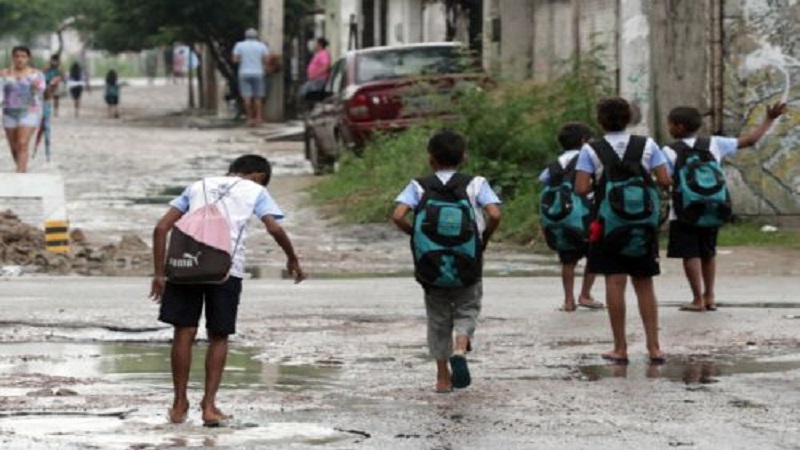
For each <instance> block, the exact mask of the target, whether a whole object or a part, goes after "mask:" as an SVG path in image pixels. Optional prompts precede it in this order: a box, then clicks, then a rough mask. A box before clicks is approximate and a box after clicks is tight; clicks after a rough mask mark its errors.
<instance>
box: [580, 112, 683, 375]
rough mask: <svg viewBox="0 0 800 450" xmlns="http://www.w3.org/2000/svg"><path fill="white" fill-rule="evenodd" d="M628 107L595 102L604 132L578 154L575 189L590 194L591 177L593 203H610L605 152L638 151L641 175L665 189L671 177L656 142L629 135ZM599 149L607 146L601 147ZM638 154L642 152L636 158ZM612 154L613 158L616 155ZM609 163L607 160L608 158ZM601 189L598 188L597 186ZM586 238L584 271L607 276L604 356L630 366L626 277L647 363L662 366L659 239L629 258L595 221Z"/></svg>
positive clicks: (618, 154)
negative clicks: (610, 338)
mask: <svg viewBox="0 0 800 450" xmlns="http://www.w3.org/2000/svg"><path fill="white" fill-rule="evenodd" d="M631 115H632V111H631V106H630V104H629V103H628V102H627V101H626V100H625V99H623V98H619V97H614V98H607V99H604V100H601V101H600V102H599V103H598V104H597V121H598V122H599V123H600V126H601V127H602V128H603V130H604V131H605V132H606V134H605V136H604V137H603V138H602V139H598V140H595V141H593V142H590V143H589V144H586V145H584V146H583V147H582V148H581V153H580V156H579V157H578V164H577V174H576V177H575V192H577V193H578V194H580V195H588V194H589V193H591V192H592V189H593V186H592V183H593V180H594V182H595V184H596V186H594V187H595V202H597V204H598V207H599V208H602V207H603V202H608V201H609V200H608V199H607V198H606V195H605V192H603V188H604V186H605V184H606V183H607V181H606V178H605V176H604V175H605V172H606V170H605V169H606V168H605V167H604V166H605V164H604V162H603V160H604V159H606V157H603V156H602V155H601V153H602V154H604V155H607V154H608V153H609V152H610V153H612V157H614V158H618V159H619V160H621V161H625V160H627V159H628V158H626V154H627V155H636V156H637V158H636V161H633V162H634V165H635V166H636V167H637V168H638V169H639V170H641V171H642V172H643V173H644V174H645V178H647V177H650V176H651V175H654V176H655V179H656V183H657V184H658V185H659V186H661V187H667V186H669V185H670V184H671V182H672V179H671V178H670V176H669V170H668V168H667V160H666V157H665V156H664V153H663V152H662V151H661V149H660V148H659V147H658V145H657V144H656V143H655V142H654V141H653V140H652V139H650V138H647V137H643V136H633V135H631V134H629V133H628V132H626V131H625V129H626V128H627V126H628V124H629V123H630V121H631ZM603 149H608V150H607V151H604V150H603ZM639 153H641V156H640V157H638V155H639ZM614 154H615V155H616V156H614ZM606 161H607V159H606ZM598 188H599V189H598ZM592 225H593V227H592V228H593V230H592V233H591V234H592V235H591V236H590V246H589V256H588V263H587V268H586V269H587V270H588V271H589V272H591V273H596V274H603V275H605V277H606V307H607V308H608V315H609V318H610V320H611V330H612V333H613V335H614V349H613V350H611V351H609V352H606V353H604V354H603V355H602V356H603V358H604V359H607V360H609V361H611V362H613V363H614V364H620V365H624V364H628V344H627V340H626V335H625V286H626V284H627V281H628V277H629V276H630V278H631V280H632V282H633V287H634V290H635V292H636V297H637V299H638V300H639V313H640V315H641V317H642V323H643V325H644V329H645V337H646V340H647V351H648V354H649V357H650V362H651V363H653V364H663V363H664V355H663V353H662V352H661V348H660V344H659V341H658V310H657V305H656V296H655V292H654V288H653V276H655V275H658V274H659V273H660V267H659V262H658V239H656V238H651V239H650V240H648V241H647V244H646V245H645V246H644V248H642V250H643V251H644V255H643V256H639V257H630V256H624V255H621V254H619V253H617V252H615V251H614V250H615V249H613V248H609V247H610V246H608V245H604V242H603V239H605V238H601V237H599V235H602V231H600V232H598V230H599V228H598V227H599V226H600V225H599V222H598V221H595V223H593V224H592Z"/></svg>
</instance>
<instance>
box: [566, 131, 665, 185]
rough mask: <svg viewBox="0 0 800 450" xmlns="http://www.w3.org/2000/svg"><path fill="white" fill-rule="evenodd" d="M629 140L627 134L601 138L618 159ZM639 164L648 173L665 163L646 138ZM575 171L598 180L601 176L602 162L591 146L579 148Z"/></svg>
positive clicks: (662, 156) (655, 146) (658, 150)
mask: <svg viewBox="0 0 800 450" xmlns="http://www.w3.org/2000/svg"><path fill="white" fill-rule="evenodd" d="M630 138H631V135H630V134H629V133H627V132H616V133H608V134H606V135H605V136H603V139H605V140H606V142H608V143H609V144H610V145H611V148H613V149H614V151H615V152H616V153H617V155H618V156H619V157H620V158H622V157H623V155H625V150H626V149H627V148H628V141H629V140H630ZM641 163H642V167H644V168H645V169H646V170H647V171H648V172H649V171H652V170H653V169H655V168H656V167H660V166H662V165H664V164H666V163H667V161H666V158H665V157H664V153H663V152H662V151H661V149H660V148H658V144H656V143H655V141H653V140H652V139H650V138H647V143H646V144H645V146H644V153H643V154H642V161H641ZM576 169H577V170H579V171H581V172H586V173H592V174H594V175H595V177H597V179H600V177H601V176H602V175H603V161H601V160H600V157H599V156H597V152H595V150H594V148H592V146H591V145H589V144H584V146H583V147H582V148H581V154H580V156H579V157H578V165H577V167H576Z"/></svg>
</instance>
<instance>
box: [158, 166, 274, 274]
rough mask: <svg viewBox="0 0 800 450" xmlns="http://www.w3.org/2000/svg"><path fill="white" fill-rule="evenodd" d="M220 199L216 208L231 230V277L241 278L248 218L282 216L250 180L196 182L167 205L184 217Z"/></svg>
mask: <svg viewBox="0 0 800 450" xmlns="http://www.w3.org/2000/svg"><path fill="white" fill-rule="evenodd" d="M204 182H205V190H204V188H203V185H204ZM226 193H227V194H226ZM220 197H222V199H221V200H219V202H218V203H217V204H218V205H220V206H219V209H220V211H221V212H222V214H223V215H224V216H225V217H226V218H227V219H228V226H229V227H230V230H231V250H232V251H233V264H232V265H231V270H230V275H231V276H233V277H238V278H244V262H245V260H244V251H245V246H244V241H245V239H246V238H247V228H248V222H249V221H250V217H252V216H253V215H255V216H256V217H258V218H259V219H261V218H263V217H264V216H272V217H274V218H275V219H278V220H280V219H283V212H282V211H281V209H280V208H279V207H278V204H277V203H275V201H274V200H273V199H272V197H271V196H270V195H269V192H268V191H267V189H266V188H265V187H264V186H261V185H260V184H258V183H254V182H252V181H250V180H245V179H243V178H239V177H229V176H224V177H209V178H205V179H203V180H201V181H198V182H196V183H194V184H192V185H191V186H189V187H187V188H186V190H184V191H183V193H182V194H181V195H179V196H178V197H176V198H175V199H174V200H172V201H171V202H170V203H169V204H170V206H172V207H173V208H175V209H177V210H179V211H180V212H182V213H187V212H189V211H193V210H195V209H198V208H200V207H202V206H205V205H206V201H207V202H208V203H212V202H213V201H214V200H216V199H217V198H220ZM240 233H241V235H240Z"/></svg>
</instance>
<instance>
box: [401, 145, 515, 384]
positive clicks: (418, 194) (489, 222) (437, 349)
mask: <svg viewBox="0 0 800 450" xmlns="http://www.w3.org/2000/svg"><path fill="white" fill-rule="evenodd" d="M428 154H429V162H430V165H431V168H432V169H433V170H434V172H435V175H433V176H429V177H425V178H420V179H417V180H412V181H411V182H410V183H409V184H408V186H406V188H405V189H404V190H403V191H402V192H401V193H400V195H398V196H397V199H396V200H395V202H396V203H397V206H396V208H395V211H394V214H393V215H392V221H393V222H394V224H395V225H396V226H397V227H398V228H399V229H400V230H401V231H403V232H404V233H406V234H408V235H410V236H413V235H414V232H415V230H414V225H413V224H412V223H411V222H409V221H408V219H407V216H408V213H409V212H411V211H414V214H415V217H416V215H417V214H420V206H421V205H423V204H425V202H426V201H428V198H430V197H429V196H428V194H426V192H427V190H426V187H425V186H428V189H429V190H431V191H432V192H434V193H435V192H440V191H442V192H443V191H449V192H451V193H456V192H458V194H457V195H464V197H466V199H467V200H468V201H469V204H470V205H471V208H472V210H473V211H474V220H475V222H476V223H474V224H470V226H475V230H476V231H477V233H478V236H477V237H478V239H479V248H478V255H476V256H477V258H478V261H477V263H478V264H479V265H480V264H481V263H482V254H483V251H484V250H485V249H486V246H487V245H488V243H489V239H490V238H491V237H492V234H494V232H495V230H496V229H497V227H498V226H499V225H500V207H499V205H500V200H499V199H498V198H497V195H496V194H495V193H494V191H493V190H492V188H491V187H490V186H489V183H488V181H486V179H485V178H483V177H479V176H475V177H473V176H470V175H466V174H463V173H460V172H458V168H459V166H461V164H462V163H463V162H464V158H465V154H466V143H465V141H464V138H463V137H461V135H459V134H458V133H456V132H453V131H441V132H439V133H437V134H436V135H434V136H433V137H432V138H431V139H430V141H429V142H428ZM443 264H444V262H443ZM478 272H479V273H478V274H477V275H478V276H477V281H475V282H474V283H471V284H469V285H466V286H461V287H452V288H442V287H436V286H432V285H426V284H425V283H423V282H422V280H421V279H420V277H419V271H418V272H417V275H418V276H417V279H418V280H419V281H420V283H422V285H423V289H424V291H425V312H426V314H427V317H428V348H429V350H430V353H431V356H433V357H434V358H435V359H436V368H437V373H436V387H435V391H436V392H438V393H448V392H451V391H452V389H453V388H465V387H467V386H469V385H470V383H471V376H470V373H469V368H468V366H467V360H466V353H467V352H468V351H469V350H470V349H471V344H470V341H471V339H472V335H473V333H474V332H475V327H476V325H477V319H478V315H479V313H480V310H481V299H482V297H483V284H482V281H481V277H480V267H478ZM454 331H455V342H454V339H453V332H454ZM448 361H449V363H450V367H448ZM451 367H452V373H451V370H450V369H451Z"/></svg>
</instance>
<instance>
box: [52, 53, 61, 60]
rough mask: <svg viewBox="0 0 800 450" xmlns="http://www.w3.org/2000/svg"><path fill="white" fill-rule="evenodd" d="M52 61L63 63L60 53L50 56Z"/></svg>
mask: <svg viewBox="0 0 800 450" xmlns="http://www.w3.org/2000/svg"><path fill="white" fill-rule="evenodd" d="M50 61H61V56H60V55H59V54H58V53H53V54H52V55H50Z"/></svg>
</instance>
